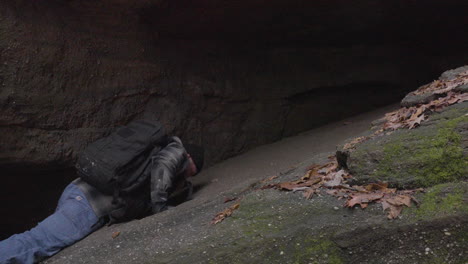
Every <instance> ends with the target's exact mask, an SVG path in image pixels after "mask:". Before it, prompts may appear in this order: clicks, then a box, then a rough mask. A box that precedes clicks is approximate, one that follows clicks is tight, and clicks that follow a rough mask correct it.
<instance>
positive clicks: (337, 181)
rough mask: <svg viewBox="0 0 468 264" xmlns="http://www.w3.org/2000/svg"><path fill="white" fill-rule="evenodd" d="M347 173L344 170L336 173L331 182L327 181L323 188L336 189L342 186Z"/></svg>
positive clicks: (332, 174)
mask: <svg viewBox="0 0 468 264" xmlns="http://www.w3.org/2000/svg"><path fill="white" fill-rule="evenodd" d="M346 174H347V173H346V172H345V171H344V170H339V171H337V172H335V173H331V179H330V180H329V181H326V182H325V183H324V184H323V186H325V187H336V186H338V185H341V183H342V182H343V177H344V176H345V175H346Z"/></svg>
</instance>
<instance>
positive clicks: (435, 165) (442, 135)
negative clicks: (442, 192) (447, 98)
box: [346, 102, 468, 187]
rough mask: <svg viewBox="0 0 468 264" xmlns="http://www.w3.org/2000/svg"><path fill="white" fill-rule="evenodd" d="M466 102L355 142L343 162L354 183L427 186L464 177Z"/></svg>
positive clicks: (467, 133) (466, 164) (466, 174)
mask: <svg viewBox="0 0 468 264" xmlns="http://www.w3.org/2000/svg"><path fill="white" fill-rule="evenodd" d="M466 113H468V102H464V103H460V104H456V105H453V106H450V107H447V108H445V109H444V110H443V111H442V112H441V113H433V114H431V115H430V116H429V118H428V120H426V121H424V122H422V123H421V126H420V127H418V128H415V129H411V130H408V129H400V130H396V131H394V132H392V133H391V134H390V135H382V136H378V137H376V138H373V139H371V140H368V141H365V142H364V143H362V144H359V145H358V146H357V147H356V149H355V150H353V151H351V152H348V153H347V159H346V166H347V168H348V169H349V171H350V173H351V174H352V175H354V176H355V182H356V183H368V182H379V181H385V182H389V183H390V184H391V185H393V186H398V187H425V186H426V187H427V186H432V185H434V184H439V183H443V182H451V181H455V180H460V179H466V178H467V177H468V155H467V153H468V152H467V146H468V144H467V142H468V129H467V128H468V116H467V115H466Z"/></svg>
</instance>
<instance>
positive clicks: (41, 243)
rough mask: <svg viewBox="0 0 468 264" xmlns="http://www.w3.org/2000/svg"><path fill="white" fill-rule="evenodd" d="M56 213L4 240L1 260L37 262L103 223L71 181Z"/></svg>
mask: <svg viewBox="0 0 468 264" xmlns="http://www.w3.org/2000/svg"><path fill="white" fill-rule="evenodd" d="M58 204H59V205H58V206H57V209H56V211H55V213H53V214H52V215H51V216H49V217H47V218H46V219H44V220H43V221H42V222H40V223H39V224H38V225H37V226H36V227H34V228H32V229H31V230H29V231H26V232H24V233H21V234H17V235H13V236H11V237H10V238H8V239H6V240H4V241H0V264H4V263H5V264H6V263H35V262H37V261H39V260H41V259H43V258H45V257H49V256H52V255H54V254H55V253H57V252H59V251H60V250H61V249H62V248H64V247H66V246H69V245H72V244H73V243H75V242H76V241H78V240H80V239H82V238H84V237H85V236H87V235H88V234H90V233H91V232H93V231H95V230H97V229H98V228H100V227H101V226H102V225H103V222H102V221H99V218H98V217H97V216H96V214H95V213H94V211H93V209H92V207H91V206H90V204H89V202H88V201H87V200H86V198H85V197H84V195H83V193H82V192H81V190H80V189H79V188H78V187H77V186H76V185H74V184H69V185H68V186H67V187H66V188H65V190H64V192H63V194H62V196H61V197H60V200H59V203H58Z"/></svg>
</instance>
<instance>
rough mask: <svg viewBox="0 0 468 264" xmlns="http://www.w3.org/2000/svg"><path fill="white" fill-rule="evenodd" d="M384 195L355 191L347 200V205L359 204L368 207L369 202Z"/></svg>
mask: <svg viewBox="0 0 468 264" xmlns="http://www.w3.org/2000/svg"><path fill="white" fill-rule="evenodd" d="M383 196H384V194H383V193H353V194H351V195H350V199H349V200H348V201H346V207H354V206H355V205H356V204H359V205H360V206H361V208H366V207H367V204H368V203H370V202H372V201H375V200H378V199H380V198H382V197H383Z"/></svg>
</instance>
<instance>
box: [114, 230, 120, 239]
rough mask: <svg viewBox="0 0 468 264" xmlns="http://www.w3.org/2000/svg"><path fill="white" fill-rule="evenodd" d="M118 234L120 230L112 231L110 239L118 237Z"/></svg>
mask: <svg viewBox="0 0 468 264" xmlns="http://www.w3.org/2000/svg"><path fill="white" fill-rule="evenodd" d="M119 235H120V231H117V232H114V233H112V239H114V238H116V237H118V236H119Z"/></svg>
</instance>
